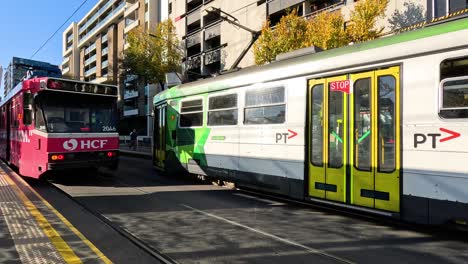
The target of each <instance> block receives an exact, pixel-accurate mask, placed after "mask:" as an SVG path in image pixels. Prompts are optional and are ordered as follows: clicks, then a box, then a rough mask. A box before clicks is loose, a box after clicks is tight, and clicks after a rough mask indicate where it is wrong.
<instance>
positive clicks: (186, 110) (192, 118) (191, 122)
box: [179, 99, 203, 127]
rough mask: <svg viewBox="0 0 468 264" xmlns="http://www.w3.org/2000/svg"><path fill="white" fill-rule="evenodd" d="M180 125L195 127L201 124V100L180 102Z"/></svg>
mask: <svg viewBox="0 0 468 264" xmlns="http://www.w3.org/2000/svg"><path fill="white" fill-rule="evenodd" d="M179 122H180V123H179V126H180V127H196V126H202V125H203V100H202V99H197V100H191V101H185V102H182V104H181V108H180V121H179Z"/></svg>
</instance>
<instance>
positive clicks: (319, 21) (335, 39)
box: [306, 12, 348, 50]
mask: <svg viewBox="0 0 468 264" xmlns="http://www.w3.org/2000/svg"><path fill="white" fill-rule="evenodd" d="M343 24H344V19H343V16H342V15H341V14H340V13H338V12H333V13H330V12H322V13H320V14H319V15H317V16H316V17H315V18H312V19H311V20H310V21H309V22H308V25H307V26H308V27H307V36H308V42H307V45H306V47H309V46H312V45H314V46H317V47H320V48H321V49H324V50H326V49H332V48H338V47H342V46H345V45H347V44H348V37H347V35H346V32H345V30H344V27H343Z"/></svg>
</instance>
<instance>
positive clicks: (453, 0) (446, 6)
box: [428, 0, 468, 18]
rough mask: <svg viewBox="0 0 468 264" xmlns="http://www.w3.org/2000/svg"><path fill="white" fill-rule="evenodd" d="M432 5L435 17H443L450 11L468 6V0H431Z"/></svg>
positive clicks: (453, 11)
mask: <svg viewBox="0 0 468 264" xmlns="http://www.w3.org/2000/svg"><path fill="white" fill-rule="evenodd" d="M429 1H430V2H429V3H428V5H432V4H433V6H432V9H433V15H434V18H437V17H442V16H445V15H447V14H450V13H455V12H457V11H460V10H463V9H465V8H468V0H448V1H447V0H429Z"/></svg>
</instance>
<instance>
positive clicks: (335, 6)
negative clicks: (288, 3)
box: [304, 0, 344, 19]
mask: <svg viewBox="0 0 468 264" xmlns="http://www.w3.org/2000/svg"><path fill="white" fill-rule="evenodd" d="M343 4H344V1H342V0H341V1H339V2H338V3H336V4H333V5H329V6H327V7H324V8H321V9H319V10H317V11H313V12H311V13H309V14H305V15H304V18H306V19H310V18H313V17H316V16H317V15H318V14H320V13H322V12H327V11H332V10H334V9H336V8H337V7H339V6H341V5H343Z"/></svg>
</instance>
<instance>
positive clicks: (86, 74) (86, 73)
mask: <svg viewBox="0 0 468 264" xmlns="http://www.w3.org/2000/svg"><path fill="white" fill-rule="evenodd" d="M93 73H96V66H94V67H93V68H91V69H89V70H87V71H86V72H85V76H89V75H91V74H93Z"/></svg>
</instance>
